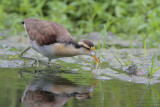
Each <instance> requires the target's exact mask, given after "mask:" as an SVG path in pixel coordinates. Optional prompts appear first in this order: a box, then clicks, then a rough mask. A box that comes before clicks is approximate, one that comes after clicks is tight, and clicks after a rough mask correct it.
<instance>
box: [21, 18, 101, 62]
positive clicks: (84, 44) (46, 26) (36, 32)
mask: <svg viewBox="0 0 160 107" xmlns="http://www.w3.org/2000/svg"><path fill="white" fill-rule="evenodd" d="M22 24H24V28H25V30H26V32H27V36H28V40H29V43H30V46H29V47H28V48H26V49H25V50H24V51H22V52H21V54H20V55H21V56H22V55H23V53H24V52H26V51H27V50H29V49H30V48H33V49H35V50H36V51H38V52H39V53H41V54H42V55H43V56H45V57H47V58H48V61H49V62H50V61H51V60H52V59H55V58H61V57H71V56H76V55H89V56H92V57H93V58H94V59H95V60H96V62H97V63H98V64H100V62H99V61H98V59H97V58H96V57H95V52H94V50H95V47H94V44H93V43H92V42H91V41H89V40H83V41H80V42H78V43H76V42H75V41H74V40H73V39H72V37H71V35H70V33H69V32H68V30H67V29H66V28H64V27H63V26H62V25H60V24H58V23H55V22H51V21H44V20H40V19H29V18H27V19H25V20H24V21H23V22H22Z"/></svg>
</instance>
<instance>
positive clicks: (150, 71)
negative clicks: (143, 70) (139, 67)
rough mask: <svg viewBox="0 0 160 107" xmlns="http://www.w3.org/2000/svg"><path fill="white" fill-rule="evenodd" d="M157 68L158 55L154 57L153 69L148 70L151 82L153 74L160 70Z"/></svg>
mask: <svg viewBox="0 0 160 107" xmlns="http://www.w3.org/2000/svg"><path fill="white" fill-rule="evenodd" d="M156 66H157V55H153V57H152V65H151V67H150V68H149V69H147V70H148V78H149V79H150V80H151V78H152V76H153V74H154V73H155V72H157V71H158V70H159V69H160V67H156Z"/></svg>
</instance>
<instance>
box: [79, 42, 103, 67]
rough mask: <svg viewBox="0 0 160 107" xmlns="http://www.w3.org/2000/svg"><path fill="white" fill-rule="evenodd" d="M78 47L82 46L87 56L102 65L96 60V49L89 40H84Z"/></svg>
mask: <svg viewBox="0 0 160 107" xmlns="http://www.w3.org/2000/svg"><path fill="white" fill-rule="evenodd" d="M78 45H80V46H81V47H83V48H82V49H83V51H84V52H85V53H86V54H87V55H90V56H92V57H93V58H94V59H95V60H96V62H97V63H98V64H100V62H99V60H98V59H97V58H96V56H95V47H94V44H93V43H92V42H91V41H89V40H82V41H80V42H78Z"/></svg>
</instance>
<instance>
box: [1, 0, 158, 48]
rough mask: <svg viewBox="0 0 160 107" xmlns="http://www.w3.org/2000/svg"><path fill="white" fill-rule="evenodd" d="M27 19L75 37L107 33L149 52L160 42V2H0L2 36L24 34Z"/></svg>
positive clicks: (48, 0)
mask: <svg viewBox="0 0 160 107" xmlns="http://www.w3.org/2000/svg"><path fill="white" fill-rule="evenodd" d="M24 18H40V19H44V20H50V21H55V22H57V23H59V24H62V25H63V26H65V27H66V28H67V29H68V30H69V31H70V32H71V34H72V35H77V34H78V35H81V34H85V33H90V32H101V31H102V30H104V29H105V30H107V31H108V32H112V33H114V34H116V35H117V36H119V37H121V38H122V39H124V40H138V41H141V42H144V41H145V42H146V43H147V48H151V47H159V42H160V0H0V31H1V32H5V31H8V32H11V33H10V34H11V35H14V34H15V32H21V31H24V28H23V27H22V25H21V24H20V22H21V21H22V20H23V19H24ZM107 23H109V24H107ZM106 24H107V25H108V26H107V27H104V25H106ZM16 34H17V33H16ZM1 36H3V33H1Z"/></svg>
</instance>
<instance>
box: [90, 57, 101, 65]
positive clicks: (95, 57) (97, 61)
mask: <svg viewBox="0 0 160 107" xmlns="http://www.w3.org/2000/svg"><path fill="white" fill-rule="evenodd" d="M92 57H93V58H94V59H95V60H96V62H97V63H98V64H100V62H99V60H98V59H97V58H96V57H95V56H94V55H92Z"/></svg>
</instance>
